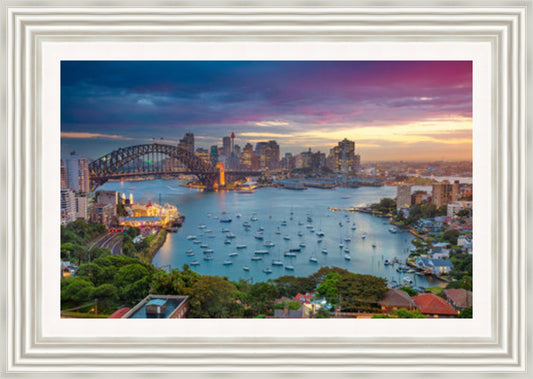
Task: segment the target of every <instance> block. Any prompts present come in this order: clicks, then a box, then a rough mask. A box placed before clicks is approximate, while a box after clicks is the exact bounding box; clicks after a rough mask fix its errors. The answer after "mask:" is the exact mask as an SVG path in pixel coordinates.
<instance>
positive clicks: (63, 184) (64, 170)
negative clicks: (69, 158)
mask: <svg viewBox="0 0 533 379" xmlns="http://www.w3.org/2000/svg"><path fill="white" fill-rule="evenodd" d="M66 188H68V186H67V168H66V167H65V165H64V164H63V159H61V189H66Z"/></svg>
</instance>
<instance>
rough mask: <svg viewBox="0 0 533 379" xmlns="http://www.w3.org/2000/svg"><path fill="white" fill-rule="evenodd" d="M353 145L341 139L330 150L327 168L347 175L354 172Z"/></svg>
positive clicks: (351, 142)
mask: <svg viewBox="0 0 533 379" xmlns="http://www.w3.org/2000/svg"><path fill="white" fill-rule="evenodd" d="M354 152H355V143H354V142H353V141H350V140H348V139H346V138H345V139H343V140H342V141H340V142H339V143H338V144H337V146H335V147H334V148H333V149H331V150H330V156H329V158H328V162H329V167H330V168H331V169H332V170H334V171H337V172H341V173H343V174H349V173H353V172H355V171H356V159H355V153H354Z"/></svg>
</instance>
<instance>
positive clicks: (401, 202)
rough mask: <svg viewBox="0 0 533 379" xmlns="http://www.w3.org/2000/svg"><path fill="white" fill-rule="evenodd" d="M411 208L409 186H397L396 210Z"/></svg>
mask: <svg viewBox="0 0 533 379" xmlns="http://www.w3.org/2000/svg"><path fill="white" fill-rule="evenodd" d="M410 206H411V186H409V185H404V184H401V185H398V186H397V187H396V209H405V208H409V207H410Z"/></svg>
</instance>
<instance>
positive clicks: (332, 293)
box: [317, 271, 341, 304]
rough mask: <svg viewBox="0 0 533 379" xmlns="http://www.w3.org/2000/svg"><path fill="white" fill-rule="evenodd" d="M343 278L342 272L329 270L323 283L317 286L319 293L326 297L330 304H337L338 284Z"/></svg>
mask: <svg viewBox="0 0 533 379" xmlns="http://www.w3.org/2000/svg"><path fill="white" fill-rule="evenodd" d="M340 279H341V274H339V273H337V272H333V271H332V272H329V273H328V274H327V275H326V277H325V278H324V280H323V281H322V283H321V284H320V285H319V286H318V288H317V293H318V295H320V296H323V297H325V298H326V301H327V302H328V303H330V304H337V303H338V300H339V291H338V288H337V287H338V285H339V280H340Z"/></svg>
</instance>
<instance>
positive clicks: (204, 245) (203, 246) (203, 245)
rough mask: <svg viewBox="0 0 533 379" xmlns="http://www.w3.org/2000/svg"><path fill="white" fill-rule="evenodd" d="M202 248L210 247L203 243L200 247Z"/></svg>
mask: <svg viewBox="0 0 533 379" xmlns="http://www.w3.org/2000/svg"><path fill="white" fill-rule="evenodd" d="M200 247H201V248H202V249H207V248H208V247H209V245H208V244H206V243H203V244H201V245H200Z"/></svg>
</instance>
